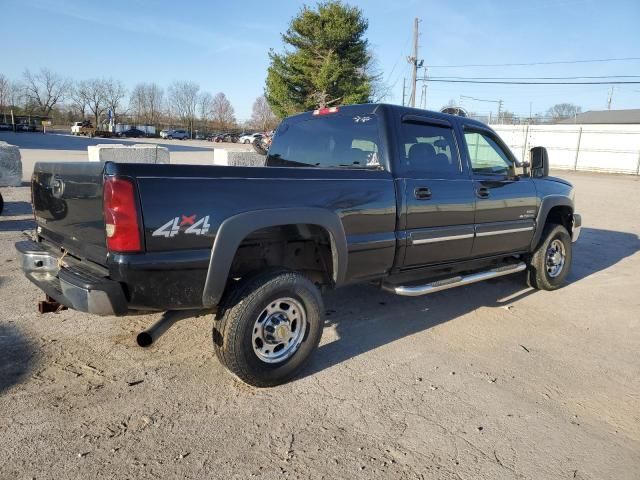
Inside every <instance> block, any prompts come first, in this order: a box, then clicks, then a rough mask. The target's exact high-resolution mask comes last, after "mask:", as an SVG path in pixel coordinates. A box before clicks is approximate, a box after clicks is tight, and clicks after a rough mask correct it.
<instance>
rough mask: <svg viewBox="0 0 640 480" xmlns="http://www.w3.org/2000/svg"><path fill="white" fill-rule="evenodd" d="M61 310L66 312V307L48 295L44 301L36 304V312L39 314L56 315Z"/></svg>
mask: <svg viewBox="0 0 640 480" xmlns="http://www.w3.org/2000/svg"><path fill="white" fill-rule="evenodd" d="M62 310H67V307H65V306H64V305H62V304H61V303H60V302H58V301H56V300H55V299H54V298H52V297H50V296H49V295H47V296H46V298H45V300H40V301H39V302H38V311H39V312H40V313H58V312H61V311H62Z"/></svg>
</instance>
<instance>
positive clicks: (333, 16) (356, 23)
mask: <svg viewBox="0 0 640 480" xmlns="http://www.w3.org/2000/svg"><path fill="white" fill-rule="evenodd" d="M368 26H369V23H368V21H367V19H366V18H364V16H363V14H362V11H361V10H360V9H359V8H357V7H351V6H349V5H346V4H343V3H342V2H340V1H328V2H322V3H318V5H317V8H316V9H312V8H309V7H308V6H304V7H302V9H301V10H300V13H299V14H298V15H297V16H296V17H295V18H293V19H292V20H291V23H290V24H289V28H288V30H287V32H286V33H284V34H283V35H282V40H283V42H284V43H285V50H284V52H283V53H276V52H274V51H273V50H271V51H270V52H269V58H270V59H271V65H270V66H269V70H268V73H267V82H266V90H265V96H266V98H267V101H268V102H269V105H270V106H271V108H272V109H273V111H274V113H275V114H276V115H277V116H279V117H284V116H286V115H291V114H292V113H296V112H300V111H304V110H311V109H313V108H318V107H325V106H331V105H337V104H350V103H365V102H368V101H370V99H371V96H372V94H373V84H374V82H375V80H376V78H375V75H373V74H372V73H371V68H372V58H371V55H370V54H369V52H368V51H367V45H368V42H367V40H366V39H365V38H364V34H365V32H366V31H367V28H368Z"/></svg>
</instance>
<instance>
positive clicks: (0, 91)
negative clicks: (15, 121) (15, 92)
mask: <svg viewBox="0 0 640 480" xmlns="http://www.w3.org/2000/svg"><path fill="white" fill-rule="evenodd" d="M10 88H11V82H10V81H9V79H8V78H7V77H5V76H4V75H3V74H2V73H0V113H1V114H2V115H3V116H4V119H3V121H4V122H6V121H7V112H6V110H5V108H6V107H7V104H8V103H9V89H10Z"/></svg>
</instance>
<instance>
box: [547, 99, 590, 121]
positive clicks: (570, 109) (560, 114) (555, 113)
mask: <svg viewBox="0 0 640 480" xmlns="http://www.w3.org/2000/svg"><path fill="white" fill-rule="evenodd" d="M580 112H582V107H578V106H576V105H574V104H572V103H558V104H556V105H554V106H553V107H551V108H550V109H549V110H547V116H548V117H551V118H552V119H553V120H563V119H565V118H572V117H574V116H576V115H577V114H578V113H580Z"/></svg>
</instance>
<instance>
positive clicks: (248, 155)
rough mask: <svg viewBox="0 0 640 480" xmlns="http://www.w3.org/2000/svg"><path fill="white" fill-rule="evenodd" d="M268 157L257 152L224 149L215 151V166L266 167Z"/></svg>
mask: <svg viewBox="0 0 640 480" xmlns="http://www.w3.org/2000/svg"><path fill="white" fill-rule="evenodd" d="M265 160H266V157H265V156H264V155H260V154H259V153H256V152H235V151H229V150H226V149H224V148H216V149H215V150H214V151H213V164H214V165H228V166H233V167H264V163H265Z"/></svg>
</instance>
